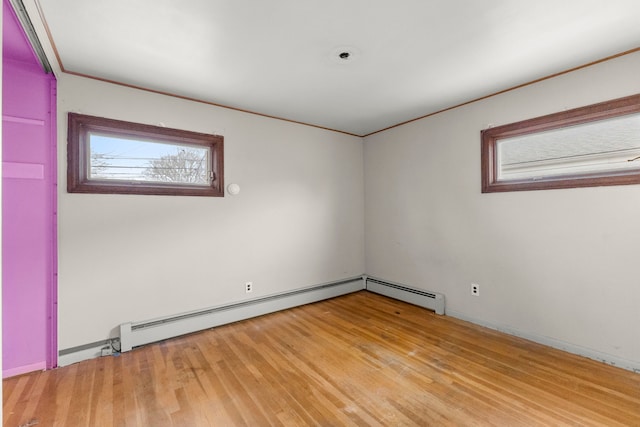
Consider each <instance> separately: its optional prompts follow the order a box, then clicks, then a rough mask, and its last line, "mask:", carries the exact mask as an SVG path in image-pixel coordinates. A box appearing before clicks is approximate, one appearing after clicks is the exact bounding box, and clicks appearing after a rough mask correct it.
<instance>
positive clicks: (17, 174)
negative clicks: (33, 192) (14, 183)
mask: <svg viewBox="0 0 640 427" xmlns="http://www.w3.org/2000/svg"><path fill="white" fill-rule="evenodd" d="M2 178H14V179H44V165H42V164H38V163H17V162H2Z"/></svg>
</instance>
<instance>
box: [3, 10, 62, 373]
mask: <svg viewBox="0 0 640 427" xmlns="http://www.w3.org/2000/svg"><path fill="white" fill-rule="evenodd" d="M3 7H4V14H3V58H2V61H3V79H2V84H3V87H2V91H3V97H2V108H3V112H2V113H3V126H2V156H3V177H2V191H3V194H2V204H3V206H2V252H3V254H2V299H3V300H2V321H3V325H2V327H3V330H2V333H3V349H2V350H3V367H2V369H3V377H5V378H6V377H7V376H12V375H17V374H21V373H25V372H29V371H33V370H38V369H45V368H51V367H54V366H55V364H56V362H57V360H56V353H57V349H56V348H55V345H56V344H55V342H56V317H57V316H56V312H55V305H56V300H57V296H56V282H55V275H56V263H55V260H56V241H55V240H56V237H55V236H56V234H55V233H56V229H55V214H54V212H55V208H56V198H55V183H56V160H55V78H54V77H53V76H52V75H47V74H45V73H44V71H42V69H41V68H40V65H39V64H38V62H37V61H36V59H35V57H34V55H33V53H32V51H31V47H30V46H29V44H28V43H27V42H26V38H25V36H24V34H23V32H22V29H21V27H20V26H19V25H18V24H17V20H16V17H15V15H14V14H13V10H12V9H11V8H10V7H9V6H8V5H7V1H6V0H5V1H4V2H3Z"/></svg>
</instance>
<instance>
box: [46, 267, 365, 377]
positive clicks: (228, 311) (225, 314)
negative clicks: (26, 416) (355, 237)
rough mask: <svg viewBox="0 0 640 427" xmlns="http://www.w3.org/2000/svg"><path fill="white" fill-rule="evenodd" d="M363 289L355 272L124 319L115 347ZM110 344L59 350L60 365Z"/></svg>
mask: <svg viewBox="0 0 640 427" xmlns="http://www.w3.org/2000/svg"><path fill="white" fill-rule="evenodd" d="M364 289H365V282H364V276H355V277H351V278H348V279H343V280H339V281H335V282H328V283H323V284H320V285H315V286H310V287H307V288H300V289H296V290H293V291H288V292H282V293H279V294H274V295H269V296H265V297H261V298H255V299H252V300H246V301H241V302H238V303H233V304H228V305H224V306H217V307H211V308H207V309H204V310H198V311H194V312H189V313H181V314H178V315H174V316H169V317H165V318H159V319H153V320H148V321H146V322H136V323H123V324H122V325H120V331H121V336H120V343H119V346H116V347H115V348H116V349H118V348H120V350H121V351H123V352H126V351H129V350H131V349H132V348H133V347H136V346H140V345H144V344H148V343H151V342H156V341H161V340H164V339H168V338H172V337H176V336H179V335H184V334H188V333H191V332H196V331H199V330H204V329H208V328H213V327H216V326H220V325H224V324H227V323H232V322H238V321H241V320H246V319H250V318H252V317H256V316H261V315H263V314H268V313H273V312H276V311H281V310H286V309H289V308H293V307H298V306H301V305H305V304H311V303H314V302H318V301H322V300H325V299H329V298H334V297H337V296H341V295H346V294H349V293H352V292H358V291H361V290H364ZM110 345H111V340H105V341H98V342H94V343H89V344H85V345H81V346H78V347H73V348H68V349H64V350H61V351H60V352H59V353H58V366H68V365H71V364H73V363H78V362H82V361H83V360H89V359H93V358H96V357H100V356H102V349H103V348H104V347H105V346H110ZM115 354H117V353H115Z"/></svg>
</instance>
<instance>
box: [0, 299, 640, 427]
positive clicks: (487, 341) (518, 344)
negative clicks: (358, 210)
mask: <svg viewBox="0 0 640 427" xmlns="http://www.w3.org/2000/svg"><path fill="white" fill-rule="evenodd" d="M3 387H4V402H3V408H4V426H5V427H18V426H32V425H36V426H38V427H40V426H65V427H76V426H91V427H93V426H145V427H146V426H150V427H164V426H188V427H193V426H196V427H197V426H242V425H247V426H270V425H284V426H349V425H361V426H403V425H418V426H431V425H433V426H446V425H457V426H462V425H464V426H473V425H477V426H485V425H496V426H535V425H545V426H562V425H581V426H592V425H603V426H616V425H625V426H640V375H639V374H634V373H632V372H629V371H625V370H622V369H618V368H614V367H611V366H607V365H605V364H602V363H598V362H594V361H591V360H588V359H585V358H581V357H578V356H574V355H571V354H567V353H564V352H561V351H557V350H553V349H550V348H548V347H544V346H541V345H537V344H534V343H531V342H528V341H525V340H521V339H518V338H514V337H510V336H507V335H503V334H500V333H498V332H494V331H491V330H487V329H484V328H480V327H477V326H474V325H471V324H468V323H465V322H462V321H459V320H456V319H452V318H448V317H443V316H437V315H435V314H434V313H432V312H430V311H427V310H424V309H421V308H418V307H415V306H412V305H408V304H404V303H402V302H398V301H394V300H391V299H387V298H385V297H381V296H378V295H374V294H371V293H368V292H365V291H363V292H358V293H355V294H351V295H347V296H344V297H340V298H336V299H333V300H328V301H323V302H320V303H316V304H311V305H307V306H304V307H298V308H295V309H292V310H287V311H284V312H280V313H275V314H271V315H267V316H262V317H260V318H256V319H252V320H248V321H243V322H239V323H235V324H232V325H227V326H222V327H219V328H216V329H212V330H208V331H205V332H202V333H197V334H193V335H190V336H186V337H181V338H177V339H172V340H168V341H166V342H162V343H159V344H153V345H148V346H145V347H142V348H138V349H136V350H134V351H132V352H130V353H127V354H124V355H121V356H117V357H102V358H99V359H94V360H90V361H86V362H82V363H78V364H76V365H72V366H68V367H65V368H61V369H57V370H53V371H48V372H40V373H34V374H29V375H24V376H21V377H16V378H11V379H8V380H5V381H3Z"/></svg>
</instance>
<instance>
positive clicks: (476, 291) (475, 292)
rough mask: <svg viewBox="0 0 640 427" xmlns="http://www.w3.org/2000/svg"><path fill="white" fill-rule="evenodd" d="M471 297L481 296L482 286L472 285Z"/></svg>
mask: <svg viewBox="0 0 640 427" xmlns="http://www.w3.org/2000/svg"><path fill="white" fill-rule="evenodd" d="M471 295H473V296H474V297H479V296H480V285H478V284H477V283H472V284H471Z"/></svg>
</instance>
